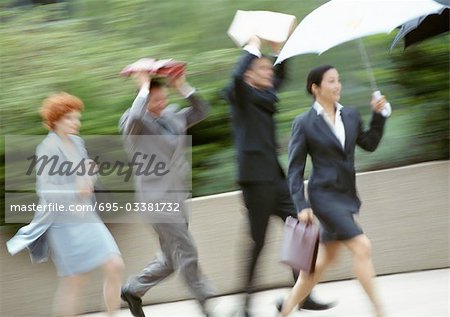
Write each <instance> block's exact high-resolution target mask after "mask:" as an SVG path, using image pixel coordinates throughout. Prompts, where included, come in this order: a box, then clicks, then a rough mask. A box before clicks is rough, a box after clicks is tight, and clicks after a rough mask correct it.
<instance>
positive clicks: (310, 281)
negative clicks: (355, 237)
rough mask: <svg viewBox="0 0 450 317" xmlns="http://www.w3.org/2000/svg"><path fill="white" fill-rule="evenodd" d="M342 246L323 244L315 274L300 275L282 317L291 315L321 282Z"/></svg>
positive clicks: (284, 306) (337, 243)
mask: <svg viewBox="0 0 450 317" xmlns="http://www.w3.org/2000/svg"><path fill="white" fill-rule="evenodd" d="M341 246H342V243H341V242H337V241H332V242H328V243H326V244H321V247H323V250H322V251H323V252H321V253H319V257H318V259H317V263H316V268H315V272H314V273H313V274H306V273H304V272H301V273H300V277H299V279H298V280H297V282H296V283H295V285H294V287H293V289H292V292H291V294H289V296H288V298H287V299H286V300H285V301H284V303H283V310H282V312H281V316H282V317H286V316H287V315H289V313H290V312H291V311H292V310H293V309H294V308H295V307H297V305H298V304H299V303H301V302H302V301H303V300H304V299H305V298H306V296H308V294H309V293H310V292H311V290H312V289H313V287H314V285H316V284H317V283H318V282H319V280H320V277H321V276H322V274H323V272H324V271H325V269H326V268H327V267H328V266H329V265H330V264H331V263H333V262H334V260H335V259H336V257H337V254H338V251H339V249H340V247H341Z"/></svg>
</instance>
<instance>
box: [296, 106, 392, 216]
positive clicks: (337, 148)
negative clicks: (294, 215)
mask: <svg viewBox="0 0 450 317" xmlns="http://www.w3.org/2000/svg"><path fill="white" fill-rule="evenodd" d="M341 118H342V122H343V124H344V128H345V148H342V146H341V144H340V143H339V141H338V139H337V138H336V136H335V135H334V133H333V132H332V131H331V129H330V127H329V126H328V125H327V123H326V122H325V120H324V118H323V117H322V116H320V115H318V114H317V112H316V110H315V109H314V108H311V109H310V110H309V111H307V112H306V113H304V114H302V115H300V116H298V117H296V118H295V120H294V123H293V127H292V136H291V139H290V142H289V167H288V178H289V189H290V191H291V195H292V199H293V201H294V204H295V207H296V208H297V211H298V212H299V211H301V210H302V209H304V208H308V207H311V208H312V209H313V211H314V212H317V213H321V212H333V211H335V210H336V209H343V210H349V211H351V212H353V213H356V212H358V211H359V207H360V206H361V202H360V200H359V198H358V195H357V192H356V184H355V162H354V161H355V147H356V145H359V146H360V147H361V148H363V149H365V150H367V151H374V150H375V149H376V148H377V146H378V144H379V142H380V140H381V137H382V135H383V129H384V124H385V121H386V119H385V118H384V117H383V116H382V115H381V114H378V113H373V114H372V119H371V121H370V128H369V129H368V130H366V131H365V130H364V124H363V121H362V119H361V116H360V115H359V113H358V111H357V110H356V109H354V108H348V107H345V108H342V109H341ZM308 154H309V155H310V156H311V159H312V165H313V169H312V172H311V175H310V178H309V182H308V197H309V202H308V201H307V200H306V199H305V195H304V185H303V180H304V179H303V177H304V170H305V163H306V157H307V155H308ZM309 203H311V204H309Z"/></svg>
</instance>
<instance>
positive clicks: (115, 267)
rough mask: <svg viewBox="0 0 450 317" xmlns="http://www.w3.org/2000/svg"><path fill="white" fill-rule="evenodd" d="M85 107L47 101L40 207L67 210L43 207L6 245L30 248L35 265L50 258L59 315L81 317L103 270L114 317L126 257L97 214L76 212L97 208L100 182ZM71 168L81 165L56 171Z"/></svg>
mask: <svg viewBox="0 0 450 317" xmlns="http://www.w3.org/2000/svg"><path fill="white" fill-rule="evenodd" d="M83 108H84V105H83V102H82V101H81V100H80V99H78V98H77V97H75V96H72V95H69V94H67V93H64V92H63V93H58V94H55V95H52V96H50V97H48V98H47V99H45V100H44V102H43V105H42V108H41V116H42V118H43V121H44V125H45V126H46V127H47V128H48V129H49V130H50V132H49V134H48V136H47V137H46V138H45V139H44V140H43V141H42V142H41V143H40V144H39V145H38V147H37V150H36V161H37V164H36V192H37V194H38V196H39V205H41V206H46V205H47V206H48V205H49V204H51V203H53V204H59V205H60V206H64V208H65V210H66V212H55V211H48V212H46V211H45V208H42V210H41V211H37V212H36V213H35V215H34V218H33V221H32V222H31V223H30V224H29V225H27V226H25V227H22V228H21V229H20V230H19V231H18V232H17V234H16V235H15V236H14V237H13V238H12V239H11V240H9V241H8V242H7V247H8V251H9V252H10V253H11V254H12V255H14V254H16V253H17V252H19V251H21V250H24V249H25V248H27V249H28V251H29V252H30V255H31V259H32V262H34V263H39V262H44V261H46V260H47V259H48V257H49V256H50V257H51V259H52V261H53V263H54V264H55V266H56V270H57V273H58V276H59V277H60V283H59V286H58V289H57V291H56V294H55V298H54V307H53V313H54V315H56V316H74V315H75V314H76V306H77V305H76V304H77V298H78V295H79V292H80V289H81V286H82V284H83V282H84V279H85V277H84V273H87V272H89V271H92V270H94V269H95V268H97V267H100V266H101V267H102V268H103V270H104V273H105V279H104V300H105V304H106V309H107V312H108V315H110V316H112V314H113V312H114V311H115V310H116V309H118V308H119V306H120V285H121V278H122V271H123V266H124V265H123V261H122V257H121V254H120V251H119V248H118V247H117V244H116V242H115V241H114V238H113V237H112V235H111V233H110V232H109V231H108V229H107V228H106V226H105V225H104V224H103V222H102V221H101V219H100V218H99V217H98V216H97V215H96V213H95V211H91V212H80V211H77V210H82V209H85V210H87V209H89V208H88V207H92V201H93V198H94V197H93V186H94V182H95V178H96V175H95V172H96V171H95V164H94V162H93V161H91V160H89V158H88V156H87V152H86V149H85V147H84V142H83V140H82V139H81V138H80V137H79V136H77V134H78V133H79V128H80V116H81V111H82V110H83ZM42 157H44V158H45V157H47V158H48V159H51V158H52V157H56V158H57V160H56V162H57V163H56V164H53V161H52V163H51V164H50V163H48V164H45V160H44V159H43V160H39V158H42ZM63 164H64V165H63ZM70 165H71V166H73V167H74V168H75V167H78V168H77V170H76V173H53V172H52V171H58V170H60V171H62V170H64V168H63V167H64V166H70ZM69 174H70V175H69Z"/></svg>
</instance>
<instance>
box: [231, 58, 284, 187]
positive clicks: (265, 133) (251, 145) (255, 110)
mask: <svg viewBox="0 0 450 317" xmlns="http://www.w3.org/2000/svg"><path fill="white" fill-rule="evenodd" d="M255 58H257V56H255V55H253V54H250V53H248V52H244V53H243V55H242V57H241V59H240V60H239V62H238V64H237V66H236V68H235V70H234V72H233V75H232V79H231V83H230V84H229V86H228V87H227V88H226V89H225V90H224V97H225V99H226V100H227V101H228V102H229V103H230V106H231V122H232V128H233V138H234V142H235V146H236V152H237V160H238V180H239V183H248V182H270V181H273V180H275V179H276V178H279V177H280V174H281V175H284V172H283V170H282V168H281V166H280V164H279V162H278V158H277V149H278V145H277V141H276V135H275V134H276V127H275V121H274V118H273V116H274V114H275V113H276V112H277V110H276V107H275V104H276V103H277V102H278V98H277V96H276V91H277V90H278V88H279V87H280V86H281V84H282V82H283V80H284V78H285V67H284V65H283V64H280V65H277V66H275V67H274V87H273V89H266V90H261V89H256V88H254V87H252V86H250V85H248V84H247V83H245V81H244V73H245V72H246V70H247V69H248V67H249V66H250V64H251V62H252V61H253V60H254V59H255Z"/></svg>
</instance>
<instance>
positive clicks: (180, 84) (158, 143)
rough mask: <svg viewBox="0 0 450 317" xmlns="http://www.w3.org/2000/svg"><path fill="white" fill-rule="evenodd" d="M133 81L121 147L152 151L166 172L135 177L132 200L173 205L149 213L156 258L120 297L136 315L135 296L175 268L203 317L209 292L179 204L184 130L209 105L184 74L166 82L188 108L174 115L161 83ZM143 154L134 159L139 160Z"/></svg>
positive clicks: (144, 77) (140, 76) (142, 76)
mask: <svg viewBox="0 0 450 317" xmlns="http://www.w3.org/2000/svg"><path fill="white" fill-rule="evenodd" d="M135 79H136V81H137V84H138V87H139V89H140V91H139V93H138V95H137V97H136V99H135V100H134V102H133V105H132V106H131V108H130V109H128V110H127V111H126V112H125V113H124V114H123V116H122V118H121V119H120V130H121V132H122V134H123V135H124V136H125V143H126V146H127V147H128V149H129V151H130V152H131V153H130V155H134V154H136V153H137V154H142V153H145V154H147V155H148V157H150V156H151V154H152V153H156V154H157V158H158V160H159V161H160V163H161V162H162V163H164V164H165V163H167V164H165V165H166V167H167V169H166V170H165V171H160V172H161V173H160V175H157V174H156V173H155V174H149V173H147V175H145V174H141V175H136V173H135V186H136V193H137V201H138V202H140V203H145V204H147V205H148V204H153V203H155V204H158V203H160V202H166V203H169V204H174V205H173V206H172V208H171V209H174V211H175V213H174V214H169V215H152V216H153V218H151V222H152V226H153V228H154V230H155V231H156V233H157V234H158V236H159V242H160V246H161V253H162V255H161V256H158V257H156V258H155V259H154V260H153V261H152V262H150V263H149V264H148V265H147V267H145V268H144V270H143V271H142V272H141V273H140V274H138V275H137V276H132V277H130V278H129V280H128V281H127V283H126V284H125V285H124V286H123V287H122V295H121V296H122V299H123V300H125V301H126V302H127V303H128V306H129V308H130V311H131V313H132V314H133V316H139V317H142V316H144V312H143V310H142V301H141V297H142V296H143V295H144V294H145V293H146V292H147V291H148V290H149V289H150V288H152V287H153V286H155V285H157V284H158V283H159V282H161V281H162V280H163V279H165V278H166V277H168V276H169V275H171V274H172V273H173V272H174V271H176V270H179V271H180V273H181V274H182V276H183V278H184V279H185V281H186V283H187V284H188V286H189V288H190V290H191V292H192V294H193V295H194V297H195V298H196V299H197V301H198V302H199V304H200V306H201V308H202V311H203V313H204V314H205V315H206V316H208V311H207V309H206V307H205V306H206V301H207V299H208V298H209V297H211V296H213V295H214V291H213V288H212V286H211V285H210V283H209V282H208V281H207V279H206V278H205V277H204V276H203V275H202V274H201V271H200V268H199V264H198V253H197V247H196V245H195V242H194V239H193V237H192V235H191V233H190V232H189V230H188V212H187V206H186V204H185V203H184V200H185V199H186V198H188V195H189V190H188V189H187V188H186V186H185V184H184V182H185V180H186V175H187V174H188V172H189V165H188V163H187V161H186V159H185V156H184V154H185V153H184V152H185V151H184V147H185V139H184V138H183V136H185V134H186V130H187V128H189V127H190V126H192V125H194V124H196V123H198V122H199V121H201V120H203V119H204V118H205V117H206V114H207V111H208V108H209V106H208V104H207V103H206V102H204V101H203V100H201V99H200V98H199V97H198V96H197V95H196V93H195V89H193V88H192V87H191V86H189V84H188V83H187V82H186V80H185V77H184V75H183V76H181V77H178V78H175V79H172V84H173V86H174V88H176V89H177V90H178V92H179V93H180V94H181V95H182V96H183V97H184V98H186V99H187V100H188V102H189V103H190V107H187V108H184V109H182V110H180V111H178V110H177V109H176V106H175V105H169V106H167V88H166V87H165V85H164V84H163V83H162V82H161V81H158V80H155V79H152V80H150V77H149V75H148V74H147V73H144V72H140V73H137V74H136V75H135ZM145 154H144V155H141V156H139V157H140V158H141V159H142V160H144V158H145ZM148 157H147V158H148ZM166 172H167V173H166ZM175 205H176V206H175ZM175 209H177V210H175ZM149 211H150V210H149Z"/></svg>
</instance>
